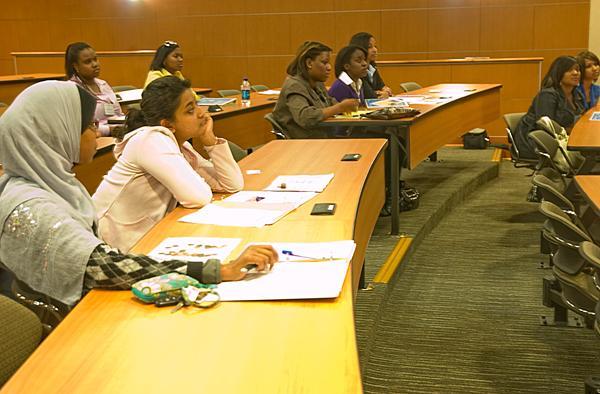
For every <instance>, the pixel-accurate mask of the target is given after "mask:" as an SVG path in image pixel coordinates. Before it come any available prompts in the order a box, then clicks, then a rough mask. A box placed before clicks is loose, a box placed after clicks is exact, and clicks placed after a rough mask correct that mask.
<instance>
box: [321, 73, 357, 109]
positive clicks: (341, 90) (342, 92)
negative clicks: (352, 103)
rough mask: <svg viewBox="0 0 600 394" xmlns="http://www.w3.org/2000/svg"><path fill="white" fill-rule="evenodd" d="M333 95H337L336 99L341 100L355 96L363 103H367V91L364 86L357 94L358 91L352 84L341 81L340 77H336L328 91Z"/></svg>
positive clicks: (354, 97)
mask: <svg viewBox="0 0 600 394" xmlns="http://www.w3.org/2000/svg"><path fill="white" fill-rule="evenodd" d="M328 93H329V95H330V96H331V97H335V99H336V100H337V101H339V102H341V101H342V100H344V99H348V98H353V99H359V100H360V104H361V105H365V92H364V88H363V87H361V89H360V94H356V91H355V90H354V88H352V86H350V85H346V84H345V83H344V82H342V81H340V79H339V78H338V79H336V80H335V82H333V84H332V85H331V87H330V88H329V91H328Z"/></svg>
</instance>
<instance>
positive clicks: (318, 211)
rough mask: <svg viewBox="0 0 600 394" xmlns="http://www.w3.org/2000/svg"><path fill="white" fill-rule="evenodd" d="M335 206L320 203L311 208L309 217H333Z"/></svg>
mask: <svg viewBox="0 0 600 394" xmlns="http://www.w3.org/2000/svg"><path fill="white" fill-rule="evenodd" d="M335 207H336V204H335V203H334V202H322V203H317V204H315V205H314V206H313V209H312V211H311V213H310V214H311V215H333V214H334V213H335Z"/></svg>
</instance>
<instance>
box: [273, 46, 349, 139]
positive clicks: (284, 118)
mask: <svg viewBox="0 0 600 394" xmlns="http://www.w3.org/2000/svg"><path fill="white" fill-rule="evenodd" d="M330 57H331V48H329V47H327V46H325V45H323V44H321V43H320V42H315V41H306V42H305V43H304V44H302V46H300V48H298V52H297V53H296V57H295V58H294V60H292V62H291V63H290V64H289V65H288V67H287V74H288V76H287V78H286V79H285V82H284V83H283V86H282V88H281V93H280V94H279V99H278V100H277V104H276V105H275V109H274V110H273V117H274V118H275V120H276V121H277V122H278V123H279V124H281V125H282V127H284V128H285V130H286V131H287V133H288V134H289V135H290V136H291V137H292V138H327V137H328V132H327V129H326V128H319V127H318V124H319V122H321V121H323V120H324V119H327V118H330V117H332V116H333V115H337V114H340V113H342V112H351V111H353V110H355V109H356V108H357V107H358V100H356V99H346V100H344V101H342V102H340V103H338V102H337V101H336V100H335V99H333V98H331V97H329V95H328V94H327V91H326V90H325V85H323V82H325V81H326V80H327V78H328V77H329V73H330V72H331V63H329V59H330Z"/></svg>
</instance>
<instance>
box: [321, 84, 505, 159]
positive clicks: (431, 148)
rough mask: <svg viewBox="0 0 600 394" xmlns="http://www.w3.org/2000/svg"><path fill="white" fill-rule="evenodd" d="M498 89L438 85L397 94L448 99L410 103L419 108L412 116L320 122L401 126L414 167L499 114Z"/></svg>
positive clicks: (489, 86)
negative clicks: (416, 113) (406, 131)
mask: <svg viewBox="0 0 600 394" xmlns="http://www.w3.org/2000/svg"><path fill="white" fill-rule="evenodd" d="M501 88H502V85H499V84H455V83H451V84H450V83H446V84H438V85H433V86H428V87H425V88H422V89H419V90H414V91H411V92H409V93H404V94H401V95H400V97H402V96H403V95H409V96H415V95H425V96H429V97H433V98H441V97H450V98H451V99H450V100H448V101H445V102H443V103H433V104H411V105H410V106H411V107H413V108H416V109H418V110H419V111H421V113H420V114H419V115H417V116H415V117H412V118H403V119H396V120H369V119H357V118H343V117H340V118H332V119H328V120H326V121H325V122H324V123H325V124H330V125H340V126H357V125H365V126H381V127H389V126H393V127H398V126H404V127H406V130H408V133H407V135H406V136H405V144H406V146H407V148H408V168H415V167H416V166H417V165H418V164H419V163H420V162H422V161H423V160H425V159H426V158H427V157H428V156H429V155H430V154H432V153H433V152H435V151H437V150H438V149H439V148H441V147H442V146H444V145H446V144H448V143H450V142H451V141H453V140H455V139H456V138H458V137H460V136H462V135H463V134H464V133H466V132H467V131H469V130H471V129H473V128H475V127H480V126H482V125H483V124H485V123H487V122H490V121H492V120H493V119H495V118H497V117H498V116H500V89H501ZM432 91H433V92H432Z"/></svg>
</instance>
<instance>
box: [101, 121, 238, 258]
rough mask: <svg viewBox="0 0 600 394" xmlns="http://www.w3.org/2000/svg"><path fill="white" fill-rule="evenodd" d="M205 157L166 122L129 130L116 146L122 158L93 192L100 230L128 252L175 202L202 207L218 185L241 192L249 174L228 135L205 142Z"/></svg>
mask: <svg viewBox="0 0 600 394" xmlns="http://www.w3.org/2000/svg"><path fill="white" fill-rule="evenodd" d="M205 149H206V151H207V152H208V155H209V156H210V160H206V159H204V158H203V157H202V156H200V154H198V152H196V151H195V150H194V148H192V146H191V145H190V144H189V143H187V142H185V143H184V144H183V146H182V149H181V150H180V148H179V145H178V144H177V140H176V139H175V136H174V135H173V133H172V132H171V131H170V130H169V129H167V128H165V127H161V126H151V127H150V126H149V127H142V128H139V129H137V130H134V131H132V132H131V133H128V134H127V135H126V136H125V138H124V139H123V141H121V142H119V143H118V144H117V145H116V146H115V150H114V153H115V157H116V158H117V162H116V163H115V165H114V166H113V167H112V168H111V170H110V171H109V172H108V174H106V175H105V176H104V178H103V180H102V182H101V183H100V186H98V189H97V190H96V192H95V193H94V195H93V196H92V200H93V201H94V205H95V207H96V214H97V218H98V230H99V231H98V232H99V236H100V238H101V239H102V240H104V242H106V243H107V244H109V245H111V246H113V247H116V248H118V249H119V250H121V252H123V253H127V252H128V251H129V250H130V249H131V247H133V245H135V243H136V242H137V241H139V240H140V238H142V237H143V236H144V234H146V233H147V232H148V231H149V230H150V229H151V228H152V227H154V225H155V224H156V223H158V222H159V221H160V220H161V219H162V218H163V217H164V216H165V215H166V214H167V213H168V212H170V211H171V210H172V209H173V208H175V206H176V204H177V202H178V201H179V203H181V205H183V206H184V207H186V208H199V207H202V206H204V205H206V204H208V203H210V201H211V199H212V191H219V192H235V191H238V190H240V189H241V188H243V186H244V178H243V175H242V172H241V170H240V168H239V166H238V165H237V163H236V162H235V160H234V158H233V156H232V154H231V150H230V149H229V145H228V144H227V141H226V140H224V139H221V138H219V139H218V143H217V144H216V145H213V146H207V147H205Z"/></svg>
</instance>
